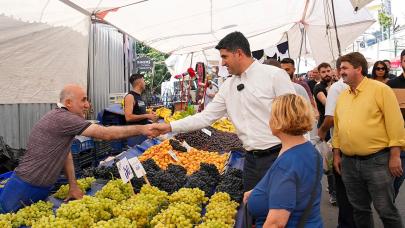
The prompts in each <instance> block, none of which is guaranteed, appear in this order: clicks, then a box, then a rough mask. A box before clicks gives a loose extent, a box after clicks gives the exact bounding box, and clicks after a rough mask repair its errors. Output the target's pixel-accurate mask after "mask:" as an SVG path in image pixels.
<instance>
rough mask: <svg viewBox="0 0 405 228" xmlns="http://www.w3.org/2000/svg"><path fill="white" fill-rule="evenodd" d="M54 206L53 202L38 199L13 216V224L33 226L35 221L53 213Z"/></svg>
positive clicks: (14, 225)
mask: <svg viewBox="0 0 405 228" xmlns="http://www.w3.org/2000/svg"><path fill="white" fill-rule="evenodd" d="M52 206H53V205H52V203H51V202H44V201H38V202H37V203H34V204H31V205H30V206H28V207H24V208H22V209H20V210H19V211H18V212H17V213H15V215H14V216H12V217H13V219H12V220H11V221H12V226H13V227H20V226H32V224H33V223H34V222H35V221H37V220H39V219H41V218H42V217H46V216H50V215H52V214H53V212H52Z"/></svg>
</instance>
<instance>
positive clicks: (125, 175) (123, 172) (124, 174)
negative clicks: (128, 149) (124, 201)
mask: <svg viewBox="0 0 405 228" xmlns="http://www.w3.org/2000/svg"><path fill="white" fill-rule="evenodd" d="M117 168H118V172H119V173H120V176H121V179H122V181H123V182H124V183H128V181H130V180H131V179H132V178H134V173H133V172H132V169H131V166H130V165H129V162H128V159H127V158H126V157H124V158H123V159H121V160H120V161H118V162H117Z"/></svg>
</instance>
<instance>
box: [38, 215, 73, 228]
mask: <svg viewBox="0 0 405 228" xmlns="http://www.w3.org/2000/svg"><path fill="white" fill-rule="evenodd" d="M54 227H58V228H74V226H73V223H72V221H69V220H68V219H65V218H57V217H55V216H54V215H51V216H48V217H42V218H41V219H40V220H38V221H36V222H34V223H33V224H32V228H54Z"/></svg>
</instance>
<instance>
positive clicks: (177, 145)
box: [169, 139, 187, 152]
mask: <svg viewBox="0 0 405 228" xmlns="http://www.w3.org/2000/svg"><path fill="white" fill-rule="evenodd" d="M169 143H170V146H172V148H173V150H177V151H179V152H187V149H186V148H185V147H184V146H182V145H181V144H180V142H179V141H177V140H174V139H170V140H169Z"/></svg>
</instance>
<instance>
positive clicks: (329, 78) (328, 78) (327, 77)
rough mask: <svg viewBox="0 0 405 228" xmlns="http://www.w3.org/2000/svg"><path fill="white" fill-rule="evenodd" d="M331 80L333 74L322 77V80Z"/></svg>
mask: <svg viewBox="0 0 405 228" xmlns="http://www.w3.org/2000/svg"><path fill="white" fill-rule="evenodd" d="M331 80H332V77H331V76H325V77H324V78H322V81H324V82H326V83H328V82H330V81H331Z"/></svg>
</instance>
